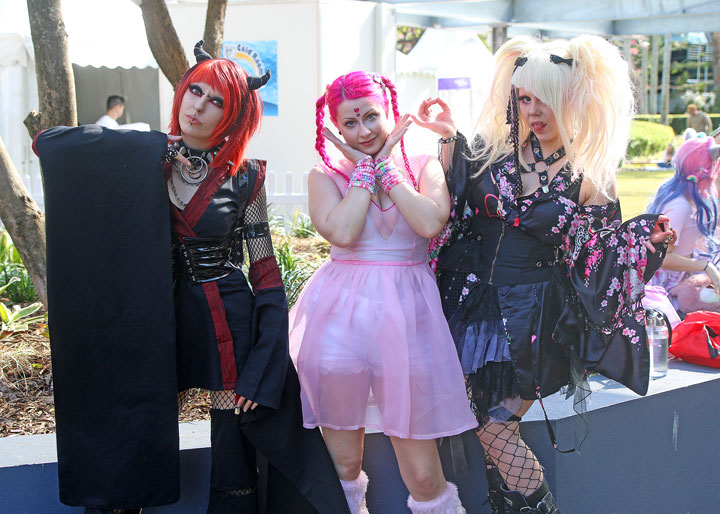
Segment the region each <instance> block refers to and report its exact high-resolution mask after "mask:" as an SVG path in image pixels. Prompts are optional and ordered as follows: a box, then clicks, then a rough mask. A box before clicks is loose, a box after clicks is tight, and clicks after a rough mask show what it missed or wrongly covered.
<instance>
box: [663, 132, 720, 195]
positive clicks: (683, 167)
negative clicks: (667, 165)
mask: <svg viewBox="0 0 720 514" xmlns="http://www.w3.org/2000/svg"><path fill="white" fill-rule="evenodd" d="M714 143H715V141H714V140H713V138H711V137H693V138H690V139H688V140H687V141H685V142H684V143H683V144H682V146H680V148H679V149H678V151H677V152H676V153H675V155H674V156H673V161H672V162H673V166H674V167H675V171H676V172H677V173H678V174H679V175H680V176H681V177H682V178H684V179H686V180H692V181H693V182H696V183H697V185H698V191H700V192H701V193H705V194H707V192H708V190H711V188H712V187H713V185H714V183H715V179H716V178H717V176H718V172H719V171H720V161H718V160H716V161H714V162H713V159H712V157H711V156H710V147H711V146H713V144H714Z"/></svg>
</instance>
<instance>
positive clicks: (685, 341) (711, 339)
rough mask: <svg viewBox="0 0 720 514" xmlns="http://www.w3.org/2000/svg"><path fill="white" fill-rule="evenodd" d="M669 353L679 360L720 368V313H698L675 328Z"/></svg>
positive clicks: (688, 316)
mask: <svg viewBox="0 0 720 514" xmlns="http://www.w3.org/2000/svg"><path fill="white" fill-rule="evenodd" d="M668 351H669V352H670V353H671V354H673V355H674V356H675V357H677V358H678V359H682V360H684V361H687V362H691V363H693V364H699V365H701V366H710V367H712V368H720V358H718V357H720V313H717V312H710V311H697V312H691V313H690V314H688V315H687V316H686V317H685V319H684V320H683V321H681V322H680V323H679V324H678V325H676V326H675V328H674V329H673V332H672V343H671V345H670V348H669V349H668Z"/></svg>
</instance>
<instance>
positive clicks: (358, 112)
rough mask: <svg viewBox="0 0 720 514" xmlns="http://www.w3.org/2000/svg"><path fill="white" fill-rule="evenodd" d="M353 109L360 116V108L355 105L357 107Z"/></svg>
mask: <svg viewBox="0 0 720 514" xmlns="http://www.w3.org/2000/svg"><path fill="white" fill-rule="evenodd" d="M353 110H354V111H355V116H360V109H359V108H357V107H355V109H353Z"/></svg>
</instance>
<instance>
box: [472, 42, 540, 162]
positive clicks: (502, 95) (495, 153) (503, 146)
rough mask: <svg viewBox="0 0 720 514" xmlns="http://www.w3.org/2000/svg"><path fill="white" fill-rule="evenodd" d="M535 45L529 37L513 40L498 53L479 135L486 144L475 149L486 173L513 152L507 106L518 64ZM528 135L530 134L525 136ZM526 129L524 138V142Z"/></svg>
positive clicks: (475, 154) (480, 121) (475, 158)
mask: <svg viewBox="0 0 720 514" xmlns="http://www.w3.org/2000/svg"><path fill="white" fill-rule="evenodd" d="M532 44H533V40H532V39H531V38H529V37H525V36H520V37H516V38H513V39H511V40H509V41H508V42H506V43H505V44H504V45H502V46H501V47H500V48H499V49H498V51H497V52H496V53H495V75H494V76H493V81H492V85H491V87H490V96H489V97H488V99H487V101H486V102H485V105H484V106H483V108H482V111H481V113H480V118H479V120H478V124H477V126H476V133H477V135H479V136H480V139H481V140H482V141H483V147H482V148H480V149H473V152H474V153H473V155H472V156H471V159H472V160H478V159H483V160H484V161H485V163H484V164H483V165H482V166H481V168H480V171H479V173H482V172H483V171H484V170H485V169H486V168H487V167H488V166H489V165H490V164H491V163H493V162H495V161H496V160H498V159H499V158H500V157H502V156H504V155H507V154H509V153H510V152H512V150H513V148H512V143H511V142H510V139H509V136H510V125H508V124H507V106H508V100H509V98H510V87H511V86H510V79H511V77H512V75H513V71H514V70H515V61H516V60H517V58H518V57H524V56H525V55H526V53H527V51H528V49H529V48H530V47H531V45H532ZM525 136H527V131H526V133H525ZM522 137H523V136H522V130H521V134H520V139H521V141H522Z"/></svg>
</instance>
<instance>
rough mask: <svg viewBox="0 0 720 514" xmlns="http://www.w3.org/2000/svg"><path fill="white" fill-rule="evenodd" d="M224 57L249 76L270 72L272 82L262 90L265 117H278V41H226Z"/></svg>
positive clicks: (223, 50) (223, 49)
mask: <svg viewBox="0 0 720 514" xmlns="http://www.w3.org/2000/svg"><path fill="white" fill-rule="evenodd" d="M222 57H224V58H225V59H230V60H231V61H235V62H236V63H237V64H238V65H239V66H240V67H241V68H242V69H243V70H245V71H246V72H247V73H248V74H249V75H256V76H258V75H263V74H264V73H265V71H266V70H270V73H271V78H270V81H269V82H268V83H267V84H265V85H264V86H263V87H262V88H260V97H261V98H262V101H263V114H264V115H265V116H277V115H278V76H279V74H278V66H277V41H224V42H223V45H222Z"/></svg>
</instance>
